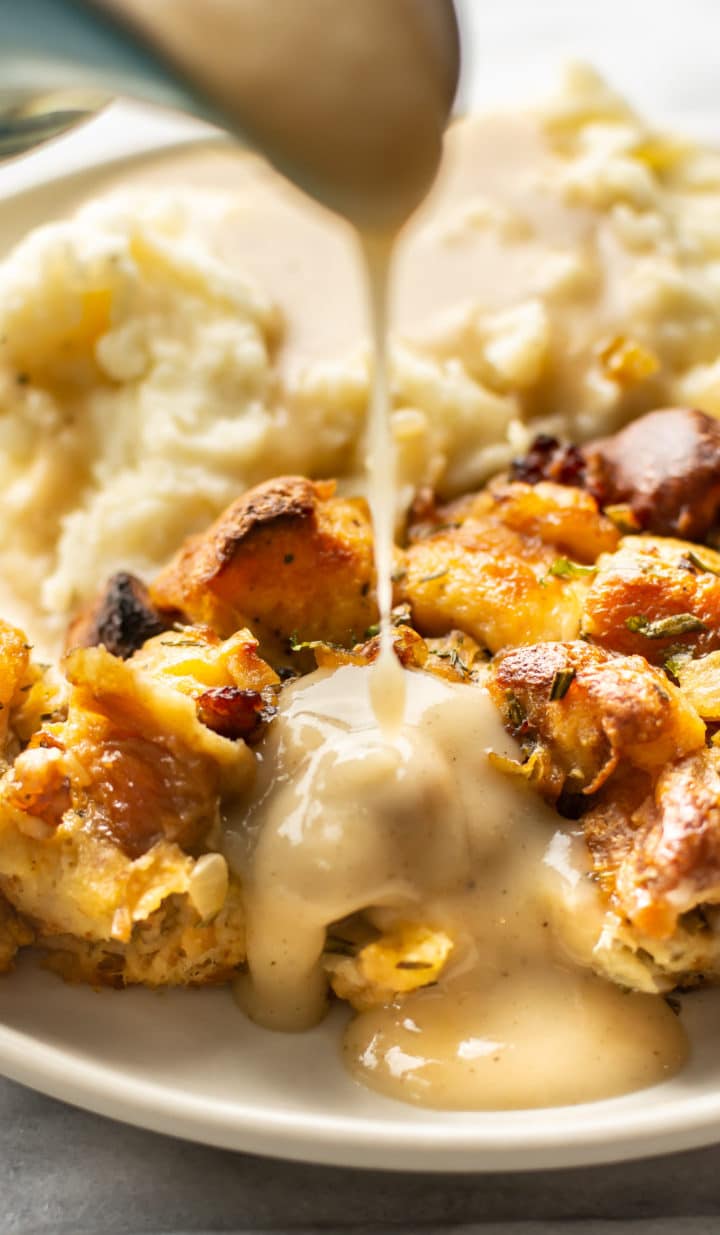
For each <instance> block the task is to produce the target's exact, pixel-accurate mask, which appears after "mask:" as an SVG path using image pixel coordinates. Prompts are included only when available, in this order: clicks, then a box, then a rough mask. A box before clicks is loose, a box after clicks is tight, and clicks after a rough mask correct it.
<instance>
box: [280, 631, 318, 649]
mask: <svg viewBox="0 0 720 1235" xmlns="http://www.w3.org/2000/svg"><path fill="white" fill-rule="evenodd" d="M318 642H319V640H318V639H307V640H302V639H299V638H298V635H297V631H293V633H292V634H291V635H290V637H289V639H288V643H289V644H290V651H291V652H302V651H303V649H304V648H315V647H317V645H318Z"/></svg>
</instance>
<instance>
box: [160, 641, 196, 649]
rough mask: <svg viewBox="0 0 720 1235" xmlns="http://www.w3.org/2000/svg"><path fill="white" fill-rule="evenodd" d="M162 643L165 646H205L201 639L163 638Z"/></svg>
mask: <svg viewBox="0 0 720 1235" xmlns="http://www.w3.org/2000/svg"><path fill="white" fill-rule="evenodd" d="M160 644H161V646H162V647H164V648H199V647H202V646H203V645H202V640H200V639H161V640H160Z"/></svg>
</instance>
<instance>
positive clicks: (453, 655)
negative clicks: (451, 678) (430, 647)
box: [431, 648, 470, 677]
mask: <svg viewBox="0 0 720 1235" xmlns="http://www.w3.org/2000/svg"><path fill="white" fill-rule="evenodd" d="M431 655H432V656H437V658H438V660H446V661H448V663H449V664H450V666H451V668H453V669H456V670H457V672H458V673H460V674H462V676H463V677H467V676H468V674H469V673H470V670H469V668H468V666H467V665H466V664H465V662H464V660H462V658H461V656H460V653H459V652H458V650H457V648H448V649H447V651H445V652H432V653H431Z"/></svg>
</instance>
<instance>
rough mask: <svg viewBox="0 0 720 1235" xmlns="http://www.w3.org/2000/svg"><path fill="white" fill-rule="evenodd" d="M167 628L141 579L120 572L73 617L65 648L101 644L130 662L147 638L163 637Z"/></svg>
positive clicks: (88, 646)
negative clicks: (159, 635)
mask: <svg viewBox="0 0 720 1235" xmlns="http://www.w3.org/2000/svg"><path fill="white" fill-rule="evenodd" d="M167 625H168V623H167V621H166V620H165V619H164V618H162V617H161V615H160V613H159V612H158V610H157V609H156V608H155V607H154V605H153V604H152V602H151V600H150V593H149V592H148V589H147V587H146V586H145V584H144V583H143V582H142V580H141V579H138V578H137V576H136V575H131V574H129V573H128V572H127V571H124V570H123V571H118V572H117V573H116V574H114V575H111V577H110V578H109V579H108V581H107V583H106V584H105V586H104V587H103V588H102V590H101V591H100V593H99V594H98V595H97V596H96V597H95V599H94V600H93V601H91V603H90V604H89V605H88V606H86V608H85V609H83V610H82V611H81V612H80V613H78V614H77V615H76V616H75V617H74V618H73V620H72V622H71V623H70V625H69V626H68V629H67V633H66V636H65V648H66V650H67V651H71V650H72V649H73V648H90V647H97V646H98V645H100V644H102V646H103V647H106V648H107V650H108V652H112V654H113V656H119V657H120V658H121V659H122V660H127V658H128V657H129V656H132V654H133V652H136V651H137V650H138V649H139V648H141V647H142V645H143V643H144V642H145V640H146V639H151V638H152V637H153V635H158V634H160V632H161V631H163V630H165V629H166V628H167Z"/></svg>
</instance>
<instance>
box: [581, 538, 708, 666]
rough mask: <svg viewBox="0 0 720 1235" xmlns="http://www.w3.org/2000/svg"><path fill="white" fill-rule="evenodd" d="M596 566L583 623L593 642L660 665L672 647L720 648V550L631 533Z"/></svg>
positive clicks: (694, 650) (700, 650) (692, 649)
mask: <svg viewBox="0 0 720 1235" xmlns="http://www.w3.org/2000/svg"><path fill="white" fill-rule="evenodd" d="M597 565H598V568H597V573H596V575H595V576H594V577H593V579H592V581H591V583H590V585H589V588H588V590H587V594H586V597H585V602H584V606H583V614H582V623H581V625H582V632H583V634H584V635H587V636H588V637H590V638H591V639H592V640H593V642H594V643H598V644H600V645H601V646H602V647H606V648H610V649H611V650H613V651H615V652H622V653H623V654H624V655H631V654H632V653H639V654H640V655H642V656H644V657H645V658H646V660H649V661H651V662H652V663H653V664H662V663H663V662H664V660H665V658H666V657H667V655H668V651H669V649H672V650H673V651H677V650H679V649H686V650H687V651H688V652H692V653H693V654H694V655H698V656H701V655H703V654H704V653H705V652H710V651H712V650H713V648H717V647H720V553H717V552H716V551H715V550H713V549H710V548H708V547H707V546H706V545H703V546H699V545H693V544H691V543H690V542H689V541H685V540H674V539H671V538H669V537H658V536H627V537H625V538H624V539H623V540H622V541H621V542H620V545H619V547H618V549H617V551H616V552H615V553H613V554H603V556H602V557H600V559H599V561H598V564H597ZM663 630H667V634H666V635H664V636H663V633H662V632H663Z"/></svg>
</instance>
